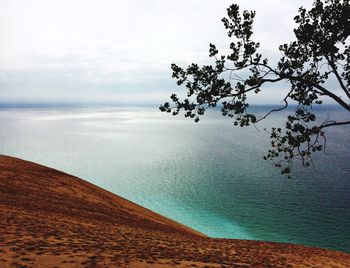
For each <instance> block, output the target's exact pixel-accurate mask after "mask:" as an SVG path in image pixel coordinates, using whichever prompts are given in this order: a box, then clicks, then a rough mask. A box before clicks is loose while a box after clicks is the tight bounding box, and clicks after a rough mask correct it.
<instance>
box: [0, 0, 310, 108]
mask: <svg viewBox="0 0 350 268" xmlns="http://www.w3.org/2000/svg"><path fill="white" fill-rule="evenodd" d="M233 2H235V3H238V4H239V5H240V7H241V10H245V9H248V10H256V12H257V15H256V19H255V25H254V31H255V34H254V39H255V40H257V41H259V42H260V43H261V49H260V52H261V53H262V54H263V55H264V56H266V57H268V58H270V59H271V62H273V61H276V60H277V59H278V58H279V57H280V53H279V51H278V46H279V45H280V44H283V43H287V42H290V41H292V40H293V38H294V35H293V27H294V21H293V17H294V16H295V15H296V14H297V10H298V7H300V6H302V5H303V6H305V7H310V5H311V3H312V1H311V0H307V1H287V0H285V1H277V0H268V1H264V2H261V1H257V0H251V1H242V0H239V1H231V0H230V1H229V0H225V1H220V2H214V1H199V0H193V1H184V0H182V1H161V0H151V1H147V2H145V1H110V0H103V1H93V0H92V1H82V0H78V1H74V2H72V1H67V0H65V1H50V2H47V1H43V0H32V1H18V0H11V1H10V0H1V1H0V38H1V40H2V42H1V43H0V102H1V103H105V104H111V103H118V104H130V103H131V104H135V103H136V104H141V103H142V104H160V103H163V102H165V101H167V100H168V99H169V96H170V94H171V93H172V92H180V94H181V93H182V94H184V90H183V89H181V88H178V87H177V86H176V82H175V80H173V79H172V78H171V69H170V64H171V63H174V62H175V63H178V64H179V65H181V66H186V65H187V64H190V63H191V62H198V63H199V64H209V63H212V61H211V59H209V57H208V49H209V43H215V44H216V45H217V47H218V48H219V49H220V51H221V52H222V53H225V52H226V51H227V49H228V44H229V42H230V41H231V40H230V38H228V37H227V35H226V31H225V29H224V26H223V24H222V22H221V19H222V18H223V17H224V16H226V9H227V7H228V6H229V5H230V4H232V3H233ZM276 14H280V15H281V16H276ZM276 25H278V27H276ZM288 88H289V87H288V84H276V85H273V87H269V88H265V89H264V93H263V94H259V96H251V97H252V98H251V99H252V102H253V103H259V104H272V103H280V101H281V99H282V98H281V96H283V93H285V92H286V90H288Z"/></svg>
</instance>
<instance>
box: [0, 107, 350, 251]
mask: <svg viewBox="0 0 350 268" xmlns="http://www.w3.org/2000/svg"><path fill="white" fill-rule="evenodd" d="M250 109H251V111H252V112H253V113H256V114H258V115H263V114H264V113H265V112H266V111H268V110H269V109H271V107H268V106H254V107H252V108H250ZM314 111H315V112H316V113H317V115H318V120H320V121H324V120H334V119H336V120H339V119H340V120H349V119H350V118H349V113H348V112H346V111H343V110H340V109H339V108H337V107H336V106H331V105H328V106H327V105H323V106H322V105H321V106H320V107H319V108H314ZM291 112H292V111H291V110H287V111H283V112H279V113H274V114H271V116H270V117H268V118H267V119H266V120H264V121H262V122H260V123H259V124H257V125H255V126H250V127H245V128H241V127H236V126H234V124H233V123H232V119H230V118H228V117H223V116H222V115H221V114H220V111H219V110H212V111H208V112H207V113H206V115H204V116H203V117H202V119H201V120H200V121H199V122H198V123H195V122H194V121H193V119H189V118H184V117H183V116H182V115H178V116H172V115H171V114H167V113H161V112H160V111H159V110H158V107H157V106H145V107H126V106H97V105H85V106H81V105H51V104H50V105H42V104H41V105H33V104H31V105H23V104H21V105H9V104H6V105H4V104H3V105H0V154H5V155H10V156H15V157H19V158H22V159H26V160H30V161H33V162H37V163H40V164H43V165H46V166H49V167H52V168H55V169H59V170H62V171H65V172H67V173H70V174H73V175H75V176H78V177H81V178H83V179H85V180H87V181H89V182H91V183H94V184H96V185H98V186H100V187H102V188H104V189H107V190H108V191H111V192H113V193H115V194H117V195H120V196H122V197H124V198H127V199H129V200H131V201H133V202H135V203H137V204H140V205H142V206H144V207H146V208H149V209H152V210H154V211H156V212H158V213H160V214H162V215H165V216H167V217H169V218H171V219H173V220H175V221H178V222H180V223H183V224H185V225H188V226H190V227H192V228H194V229H196V230H198V231H200V232H202V233H204V234H207V235H209V236H211V237H218V238H236V239H254V240H267V241H276V242H286V243H296V244H303V245H310V246H317V247H321V248H327V249H335V250H340V251H344V252H348V253H350V126H339V127H334V128H329V129H326V150H325V152H320V153H316V154H315V155H314V156H313V163H314V165H313V166H310V167H307V168H306V167H302V166H301V165H300V163H299V162H298V161H295V162H294V164H293V167H292V178H291V179H288V178H287V177H286V176H284V175H282V174H281V173H280V170H279V169H278V168H276V167H274V165H273V163H272V162H271V161H266V160H264V159H263V155H264V154H265V153H266V151H267V150H268V148H269V146H270V138H269V136H270V134H269V133H270V130H271V127H273V126H275V127H283V126H284V122H285V120H286V117H287V115H288V114H289V113H291Z"/></svg>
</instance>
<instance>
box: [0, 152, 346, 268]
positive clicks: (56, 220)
mask: <svg viewBox="0 0 350 268" xmlns="http://www.w3.org/2000/svg"><path fill="white" fill-rule="evenodd" d="M0 267H1V268H6V267H159V268H160V267H350V254H346V253H342V252H337V251H330V250H324V249H318V248H312V247H305V246H299V245H289V244H280V243H271V242H257V241H244V240H233V239H213V238H209V237H206V236H205V235H203V234H201V233H199V232H197V231H195V230H193V229H190V228H188V227H186V226H184V225H182V224H180V223H177V222H174V221H172V220H170V219H168V218H165V217H163V216H161V215H159V214H157V213H154V212H152V211H150V210H148V209H145V208H143V207H141V206H138V205H136V204H134V203H132V202H129V201H128V200H126V199H123V198H121V197H119V196H116V195H114V194H112V193H110V192H108V191H106V190H103V189H101V188H99V187H97V186H94V185H92V184H90V183H88V182H86V181H84V180H81V179H79V178H77V177H74V176H71V175H68V174H66V173H63V172H60V171H57V170H54V169H51V168H47V167H44V166H41V165H38V164H34V163H31V162H28V161H24V160H20V159H17V158H12V157H8V156H0Z"/></svg>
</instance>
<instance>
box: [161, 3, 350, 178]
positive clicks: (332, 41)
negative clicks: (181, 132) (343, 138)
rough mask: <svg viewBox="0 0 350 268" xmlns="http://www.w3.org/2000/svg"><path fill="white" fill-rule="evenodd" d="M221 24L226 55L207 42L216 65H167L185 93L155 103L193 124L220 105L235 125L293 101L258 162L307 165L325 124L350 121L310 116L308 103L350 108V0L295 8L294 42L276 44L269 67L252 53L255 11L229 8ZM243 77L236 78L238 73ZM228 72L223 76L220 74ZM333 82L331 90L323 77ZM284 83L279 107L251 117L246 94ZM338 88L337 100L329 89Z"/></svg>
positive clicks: (321, 144)
mask: <svg viewBox="0 0 350 268" xmlns="http://www.w3.org/2000/svg"><path fill="white" fill-rule="evenodd" d="M227 15H228V16H227V17H225V18H223V19H222V22H223V24H224V26H225V28H226V30H227V35H228V36H229V37H230V38H231V39H232V42H231V43H230V52H229V53H228V54H227V55H219V51H218V49H217V48H216V46H215V45H214V44H210V45H209V57H211V58H213V59H214V60H215V61H214V64H212V65H204V66H202V67H200V66H198V64H195V63H192V64H191V65H189V66H188V67H187V68H185V69H184V68H181V67H179V66H177V65H176V64H172V65H171V69H172V71H173V75H172V77H173V78H175V79H176V80H177V84H178V85H179V86H181V85H184V86H185V88H186V90H187V98H185V99H184V100H180V99H179V98H178V96H177V95H176V94H172V95H171V100H172V105H170V103H169V102H166V103H164V104H163V105H161V106H160V110H161V111H163V112H169V113H170V112H172V113H173V115H177V114H179V112H180V111H181V110H183V111H184V112H185V117H190V118H193V119H194V120H195V122H198V121H199V118H200V116H201V115H203V114H204V113H205V111H206V110H207V109H208V108H210V107H215V106H217V105H218V104H219V105H221V107H222V108H221V113H222V115H223V116H228V117H231V118H232V120H233V123H234V125H237V126H241V127H244V126H248V125H250V124H255V123H257V122H259V121H261V120H263V119H265V118H266V117H267V116H269V115H270V114H271V113H272V112H278V111H281V110H283V109H286V108H287V107H288V106H289V103H290V102H291V101H292V102H293V103H296V104H297V106H296V109H295V111H294V114H291V115H289V116H288V117H287V119H286V123H285V127H284V128H283V129H281V128H272V131H271V146H272V147H271V149H269V150H268V152H267V154H266V155H265V156H264V159H270V160H274V161H275V165H276V166H277V167H279V168H281V172H282V174H289V173H290V171H291V166H292V163H293V160H294V159H301V161H302V164H303V165H305V166H309V165H310V164H312V158H311V154H312V153H314V152H316V151H322V150H323V149H324V145H325V132H324V129H325V128H327V127H331V126H335V125H345V124H350V121H344V122H339V121H324V122H321V123H320V122H318V123H317V121H316V114H315V113H314V111H313V109H312V107H313V106H314V105H320V104H322V101H321V100H320V97H322V98H330V99H332V100H333V101H335V102H336V103H337V104H339V106H341V107H342V108H344V109H345V110H347V111H349V112H350V104H349V100H350V46H349V35H350V3H349V0H315V1H314V3H313V7H312V8H311V10H309V11H307V10H306V9H304V8H302V7H301V8H300V9H299V14H298V15H297V16H295V18H294V21H295V22H296V24H297V27H296V28H295V29H294V33H295V38H296V40H295V41H293V42H291V43H289V44H284V45H281V46H280V47H279V50H280V52H281V54H282V57H281V58H280V59H279V61H278V62H277V64H276V65H275V66H272V65H270V64H269V61H268V59H267V58H263V56H262V54H260V53H259V52H258V50H259V45H260V44H259V43H258V42H255V41H253V39H252V36H253V21H254V17H255V12H252V11H243V13H242V14H241V13H240V11H239V6H238V5H236V4H233V5H231V6H230V7H229V8H228V9H227ZM242 73H243V74H247V75H246V76H245V77H243V78H242V77H241V76H240V74H242ZM225 74H227V75H225ZM329 79H333V80H335V81H336V82H337V87H336V88H329V87H327V86H326V85H325V82H326V81H327V80H329ZM280 81H284V82H285V84H286V85H288V88H289V92H288V93H287V94H286V96H285V97H284V99H283V102H284V106H283V107H280V108H276V109H273V110H271V111H269V112H268V113H267V114H266V115H264V116H262V117H260V118H257V116H256V115H253V114H250V113H249V112H248V107H249V103H248V97H247V93H253V94H259V93H260V92H261V91H262V90H263V88H262V87H263V85H267V84H271V83H277V82H280ZM336 89H341V90H342V91H343V93H344V96H343V97H339V96H337V95H336V94H335V93H334V92H335V90H336Z"/></svg>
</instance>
